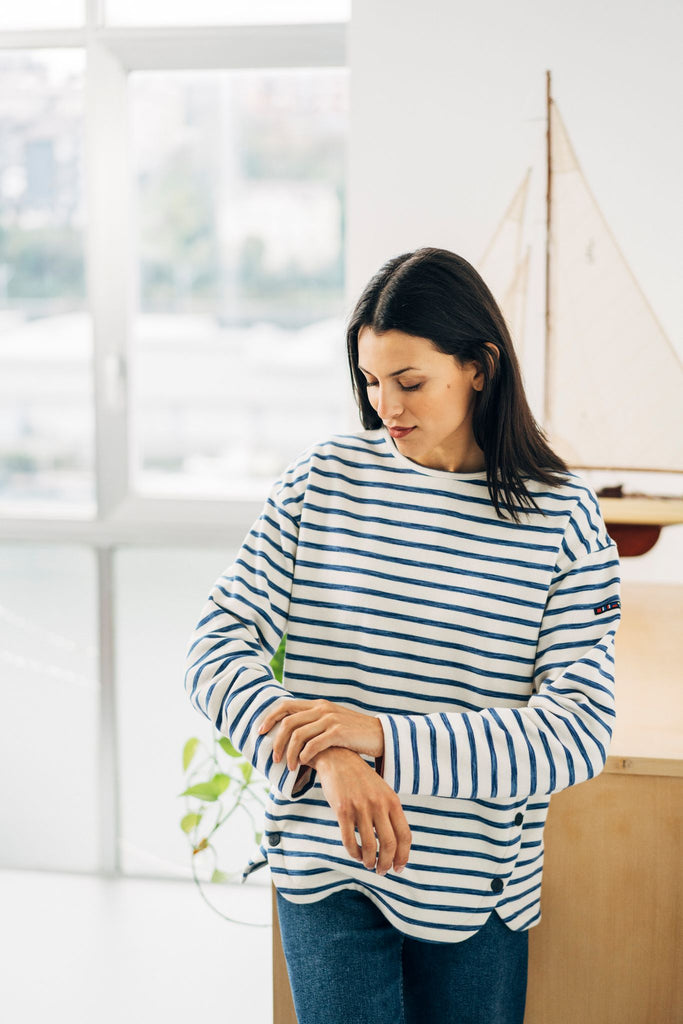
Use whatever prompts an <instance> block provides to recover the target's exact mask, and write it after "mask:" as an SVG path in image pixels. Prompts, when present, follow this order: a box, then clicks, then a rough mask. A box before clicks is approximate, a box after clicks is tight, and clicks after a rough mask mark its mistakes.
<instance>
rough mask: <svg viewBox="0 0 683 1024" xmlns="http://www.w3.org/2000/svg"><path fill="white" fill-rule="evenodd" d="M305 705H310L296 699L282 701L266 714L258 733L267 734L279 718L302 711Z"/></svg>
mask: <svg viewBox="0 0 683 1024" xmlns="http://www.w3.org/2000/svg"><path fill="white" fill-rule="evenodd" d="M306 704H310V701H304V700H299V699H298V698H295V699H294V700H285V701H283V702H282V703H281V704H278V706H277V707H275V708H272V709H271V710H270V711H268V712H267V713H266V716H265V718H264V719H263V721H262V722H261V724H260V726H259V730H258V731H259V732H260V733H264V732H268V730H269V729H272V728H273V726H274V725H275V723H276V722H279V721H280V719H281V718H285V716H286V715H291V714H293V713H294V712H295V711H303V710H304V705H306Z"/></svg>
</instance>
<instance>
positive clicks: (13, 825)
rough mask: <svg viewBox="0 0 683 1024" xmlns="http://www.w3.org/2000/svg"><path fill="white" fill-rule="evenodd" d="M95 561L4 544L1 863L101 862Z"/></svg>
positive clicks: (90, 866)
mask: <svg viewBox="0 0 683 1024" xmlns="http://www.w3.org/2000/svg"><path fill="white" fill-rule="evenodd" d="M96 617H97V602H96V584H95V562H94V558H93V556H92V553H91V551H90V550H86V549H85V548H81V547H76V546H71V545H70V546H69V547H65V546H64V547H62V546H59V547H57V546H53V545H34V544H30V545H29V544H19V543H16V544H13V545H11V546H10V545H7V544H3V545H0V666H1V670H0V699H1V700H2V714H1V715H0V806H1V807H2V815H3V823H2V842H1V843H0V866H2V867H22V868H44V869H51V870H65V871H95V870H97V868H98V855H99V849H98V846H99V835H98V825H99V822H98V814H99V811H98V800H97V775H98V772H97V748H98V728H99V726H98V705H99V685H98V673H97V638H96V629H97V618H96Z"/></svg>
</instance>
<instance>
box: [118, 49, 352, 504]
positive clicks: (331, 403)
mask: <svg viewBox="0 0 683 1024" xmlns="http://www.w3.org/2000/svg"><path fill="white" fill-rule="evenodd" d="M347 84H348V78H347V72H346V70H345V69H334V68H333V69H320V70H318V69H306V70H302V71H300V70H294V71H290V70H288V71H280V70H278V71H273V72H263V71H246V72H242V71H239V72H232V71H231V72H227V71H226V72H202V73H194V72H193V73H189V72H180V73H157V72H152V73H147V72H145V73H136V74H133V75H132V76H131V83H130V88H131V104H132V115H133V133H134V149H135V159H136V173H137V196H138V216H139V247H140V270H139V292H140V307H139V315H138V316H137V319H136V322H135V327H134V353H133V356H134V358H133V361H132V381H133V382H132V406H133V410H134V422H133V435H134V439H135V450H136V452H137V463H136V467H135V469H136V476H135V487H136V488H137V489H138V490H142V491H145V492H148V493H149V492H151V493H157V494H159V493H161V494H163V493H177V494H186V495H199V494H202V495H217V496H218V495H220V496H225V497H230V496H245V497H248V496H255V495H259V496H260V495H261V494H262V493H263V484H264V481H272V479H273V478H274V477H275V476H276V475H277V474H278V473H279V472H280V471H281V470H282V468H283V467H284V465H285V464H286V463H287V462H288V461H289V460H290V459H291V458H294V457H295V456H296V455H297V454H298V453H299V452H300V451H301V450H302V449H303V448H305V447H307V446H308V445H309V444H311V443H312V442H313V441H315V440H316V439H317V438H318V437H319V436H322V435H325V434H327V433H329V432H333V431H335V430H343V429H345V428H346V422H345V410H346V408H347V403H348V401H349V389H350V384H349V383H348V380H347V378H348V372H347V370H346V363H345V360H346V355H345V340H344V337H345V336H344V323H343V319H344V315H345V308H344V250H345V246H344V222H345V173H344V171H345V142H346V128H347Z"/></svg>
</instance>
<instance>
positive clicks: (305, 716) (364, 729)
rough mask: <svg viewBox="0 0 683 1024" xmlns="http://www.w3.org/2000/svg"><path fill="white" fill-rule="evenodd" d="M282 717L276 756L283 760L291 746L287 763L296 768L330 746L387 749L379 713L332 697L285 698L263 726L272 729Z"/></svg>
mask: <svg viewBox="0 0 683 1024" xmlns="http://www.w3.org/2000/svg"><path fill="white" fill-rule="evenodd" d="M280 720H282V725H281V727H280V729H279V732H278V736H277V738H276V740H275V743H274V744H273V760H274V761H279V760H280V758H281V757H282V755H283V753H284V751H285V749H286V750H287V767H288V768H289V770H290V771H294V769H295V768H297V767H298V766H299V765H300V764H308V763H309V761H310V759H311V758H313V757H315V755H316V754H319V753H320V751H321V750H325V749H326V748H327V747H348V749H349V750H355V751H356V753H358V754H368V755H369V756H370V757H380V756H381V755H382V754H383V753H384V732H383V731H382V725H381V722H380V721H379V719H378V718H376V717H375V715H368V714H364V713H363V712H361V711H352V710H351V709H350V708H346V707H342V705H341V704H337V703H335V701H331V700H323V699H320V700H303V699H299V698H296V699H294V700H287V701H283V702H282V703H280V704H278V706H277V707H275V708H273V710H272V711H269V712H268V713H267V715H266V716H265V718H264V719H263V722H262V723H261V727H260V729H259V733H261V734H263V733H266V732H268V731H269V730H270V729H272V727H273V726H274V725H275V723H276V722H279V721H280Z"/></svg>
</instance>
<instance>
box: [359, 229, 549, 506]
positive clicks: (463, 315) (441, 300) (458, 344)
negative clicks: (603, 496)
mask: <svg viewBox="0 0 683 1024" xmlns="http://www.w3.org/2000/svg"><path fill="white" fill-rule="evenodd" d="M362 327H370V328H371V329H372V331H373V332H374V333H375V334H382V333H383V332H386V331H392V330H393V331H402V332H403V333H404V334H411V335H413V336H415V337H419V338H428V339H429V340H430V341H431V342H432V343H433V344H434V345H435V346H436V348H438V349H439V350H440V351H441V352H445V353H447V354H448V355H452V356H455V358H456V359H457V360H458V362H459V363H460V365H461V366H463V365H464V364H465V363H467V362H470V361H472V360H473V361H475V362H476V363H477V365H478V366H479V367H481V369H482V371H483V373H484V387H483V389H482V390H481V391H478V392H477V393H476V399H475V406H474V412H473V417H472V430H473V433H474V438H475V441H476V442H477V444H478V445H479V447H480V448H481V449H482V450H483V452H484V458H485V461H486V480H487V484H488V489H489V494H490V496H491V501H492V503H493V506H494V508H495V510H496V513H497V514H498V516H499V517H500V518H504V517H503V515H502V513H501V506H502V507H504V508H506V509H507V510H508V511H509V512H510V514H511V516H512V518H513V519H514V520H515V522H519V514H518V503H519V506H524V505H527V506H529V507H531V506H533V507H534V508H535V509H537V510H539V511H540V509H539V506H538V504H537V503H536V501H535V500H534V498H533V496H532V495H531V494H530V493H529V491H528V490H527V488H526V486H525V484H524V477H529V478H531V479H534V480H539V481H541V482H543V483H546V484H548V485H550V486H556V485H558V484H561V483H562V482H563V480H564V479H565V477H564V476H562V475H560V476H558V475H557V474H566V473H568V472H569V469H568V466H567V465H566V463H565V462H563V460H562V459H561V458H560V457H559V455H556V454H555V452H554V451H553V450H552V449H551V448H550V446H549V444H548V440H547V436H546V434H545V432H544V430H543V429H542V427H541V426H540V425H539V424H538V423H537V422H536V420H535V418H534V416H533V415H532V412H531V409H530V408H529V404H528V402H527V398H526V394H525V392H524V384H523V383H522V375H521V372H520V369H519V363H518V361H517V355H516V353H515V350H514V348H513V345H512V339H511V337H510V332H509V331H508V328H507V325H506V323H505V320H504V319H503V315H502V313H501V311H500V309H499V307H498V304H497V302H496V300H495V299H494V297H493V295H492V294H491V292H490V290H489V288H488V287H487V286H486V284H485V283H484V281H483V280H482V278H481V276H480V274H478V273H477V271H476V270H475V269H474V267H473V266H472V265H471V264H469V263H468V262H467V260H465V259H463V258H462V256H456V254H455V253H453V252H449V251H448V249H434V248H428V247H427V248H422V249H416V250H415V251H414V252H406V253H403V255H401V256H395V257H393V258H392V259H390V260H387V262H386V263H385V264H384V265H383V266H382V267H381V268H380V270H379V271H378V272H377V273H376V274H375V275H374V277H373V278H372V279H371V280H370V282H369V283H368V284H367V286H366V287H365V289H364V291H363V294H362V295H361V297H360V299H359V300H358V302H357V303H356V306H355V309H354V310H353V312H352V313H351V317H350V319H349V323H348V327H347V332H346V347H347V355H348V360H349V368H350V370H351V380H352V384H353V393H354V396H355V398H356V402H357V404H358V408H359V411H360V419H361V423H362V424H363V427H364V429H365V430H377V429H379V428H380V427H381V426H382V421H381V419H380V417H379V416H378V415H377V413H376V412H375V410H374V409H373V408H372V406H371V404H370V402H369V400H368V395H367V388H366V382H365V377H364V376H363V374H362V372H361V371H360V370H359V368H358V334H359V332H360V330H361V328H362ZM487 342H493V344H494V345H496V346H497V348H498V353H497V354H496V353H495V352H494V351H493V350H492V349H490V348H487V347H486V343H487Z"/></svg>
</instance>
